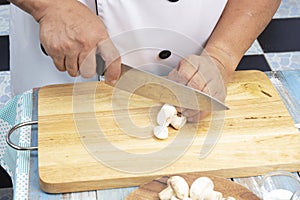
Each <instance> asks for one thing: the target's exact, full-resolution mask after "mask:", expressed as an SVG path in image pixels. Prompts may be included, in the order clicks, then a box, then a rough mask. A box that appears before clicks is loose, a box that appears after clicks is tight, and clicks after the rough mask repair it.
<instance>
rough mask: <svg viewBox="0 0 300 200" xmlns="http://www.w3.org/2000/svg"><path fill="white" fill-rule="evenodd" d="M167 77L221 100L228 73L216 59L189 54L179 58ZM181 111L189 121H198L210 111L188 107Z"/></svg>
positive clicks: (203, 55)
mask: <svg viewBox="0 0 300 200" xmlns="http://www.w3.org/2000/svg"><path fill="white" fill-rule="evenodd" d="M167 78H168V79H171V80H173V81H176V82H178V83H182V84H184V85H187V86H189V87H192V88H194V89H197V90H200V91H203V92H205V93H207V94H209V95H210V96H213V97H215V98H217V99H219V100H220V101H222V102H223V101H224V100H225V97H226V86H225V85H226V82H227V81H228V78H229V75H228V74H227V73H226V70H225V68H224V67H223V65H222V64H221V63H220V62H219V61H218V60H217V59H215V58H213V57H211V56H208V55H205V54H202V55H200V56H197V55H191V56H189V57H187V58H186V59H183V60H181V61H180V62H179V65H178V66H177V67H176V68H175V69H173V70H172V71H171V72H170V73H169V75H168V77H167ZM181 112H182V114H183V115H184V116H186V117H187V120H188V121H189V122H198V121H199V120H201V119H203V118H204V117H206V116H207V115H208V114H209V113H210V112H209V111H196V110H188V109H181Z"/></svg>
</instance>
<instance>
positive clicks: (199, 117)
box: [187, 111, 210, 123]
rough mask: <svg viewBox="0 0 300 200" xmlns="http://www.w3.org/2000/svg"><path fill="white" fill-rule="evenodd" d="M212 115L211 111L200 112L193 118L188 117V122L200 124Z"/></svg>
mask: <svg viewBox="0 0 300 200" xmlns="http://www.w3.org/2000/svg"><path fill="white" fill-rule="evenodd" d="M209 114H210V112H209V111H200V112H198V113H196V114H195V115H193V116H190V117H187V121H188V122H194V123H195V122H199V121H201V120H202V119H204V118H206V117H207V116H208V115H209Z"/></svg>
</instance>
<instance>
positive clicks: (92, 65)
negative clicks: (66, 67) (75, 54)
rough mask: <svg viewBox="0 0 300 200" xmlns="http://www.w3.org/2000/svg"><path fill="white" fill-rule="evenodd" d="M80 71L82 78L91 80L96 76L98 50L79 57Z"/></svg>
mask: <svg viewBox="0 0 300 200" xmlns="http://www.w3.org/2000/svg"><path fill="white" fill-rule="evenodd" d="M78 62H79V71H80V74H81V76H82V77H84V78H91V77H93V76H94V75H95V74H96V49H93V50H92V51H91V52H90V53H88V54H87V53H81V54H80V55H79V60H78Z"/></svg>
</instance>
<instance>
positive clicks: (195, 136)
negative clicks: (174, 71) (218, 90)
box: [38, 71, 300, 193]
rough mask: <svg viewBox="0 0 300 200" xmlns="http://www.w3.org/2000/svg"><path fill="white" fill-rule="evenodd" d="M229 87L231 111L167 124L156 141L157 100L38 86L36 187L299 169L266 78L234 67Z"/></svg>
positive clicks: (286, 122)
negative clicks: (177, 125)
mask: <svg viewBox="0 0 300 200" xmlns="http://www.w3.org/2000/svg"><path fill="white" fill-rule="evenodd" d="M227 89H228V91H227V93H228V96H227V99H226V105H227V106H229V108H230V110H228V111H224V112H223V111H221V112H214V113H213V114H212V116H211V117H207V118H206V119H205V120H204V121H202V122H201V123H199V124H187V125H186V126H185V127H184V128H183V129H181V130H180V131H175V130H173V129H172V128H169V131H170V137H169V138H168V140H164V141H161V140H157V139H155V138H154V137H153V136H152V128H153V127H154V126H156V122H155V117H156V115H157V112H158V110H159V108H160V106H161V104H159V103H158V102H154V101H152V100H148V99H145V98H142V97H139V96H136V95H131V96H130V95H127V94H126V92H122V91H118V90H116V89H114V88H112V87H110V86H108V85H106V84H104V83H100V82H90V83H76V84H69V85H53V86H47V87H43V88H41V89H40V91H39V102H38V121H39V125H38V127H39V130H38V131H39V133H38V146H39V150H38V161H39V176H40V186H41V188H42V189H43V190H44V191H46V192H49V193H62V192H73V191H85V190H96V189H104V188H118V187H127V186H136V185H139V184H142V183H145V182H148V181H151V180H153V179H155V178H158V177H161V176H165V175H168V174H182V173H192V172H201V173H202V174H207V175H214V176H221V177H244V176H254V175H261V174H265V173H267V172H269V171H273V170H278V169H281V170H286V171H297V170H299V169H300V145H299V144H300V134H299V132H298V129H296V128H295V127H294V123H293V121H292V119H291V117H290V115H289V113H288V111H287V110H286V108H285V106H284V104H283V103H282V101H281V99H280V97H279V96H278V94H277V92H276V91H275V89H274V87H273V86H272V84H271V82H270V81H269V80H268V78H267V76H266V75H265V74H264V73H262V72H259V71H239V72H235V74H234V77H233V79H232V81H231V82H230V83H229V84H228V88H227ZM212 147H213V148H212Z"/></svg>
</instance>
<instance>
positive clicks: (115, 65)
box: [97, 39, 121, 85]
mask: <svg viewBox="0 0 300 200" xmlns="http://www.w3.org/2000/svg"><path fill="white" fill-rule="evenodd" d="M97 50H98V52H99V53H100V54H101V57H102V59H103V60H104V61H105V82H106V83H108V84H111V85H115V83H116V82H117V80H118V79H119V78H120V74H121V57H120V54H119V51H118V49H117V48H116V47H115V45H114V44H113V42H112V41H111V40H110V39H107V40H105V41H102V42H100V43H98V45H97Z"/></svg>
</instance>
